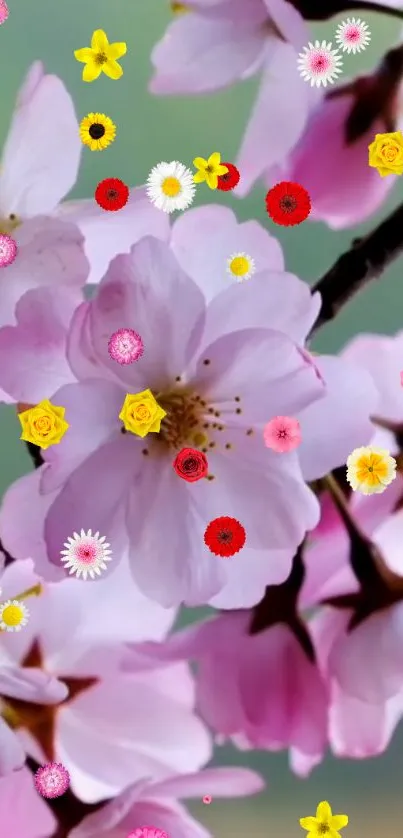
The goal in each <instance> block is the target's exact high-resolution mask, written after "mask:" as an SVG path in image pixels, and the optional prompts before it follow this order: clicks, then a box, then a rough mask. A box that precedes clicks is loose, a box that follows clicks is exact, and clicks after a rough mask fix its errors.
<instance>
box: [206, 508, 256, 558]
mask: <svg viewBox="0 0 403 838" xmlns="http://www.w3.org/2000/svg"><path fill="white" fill-rule="evenodd" d="M245 541H246V532H245V530H244V528H243V526H242V524H240V523H239V521H237V520H236V518H228V517H226V516H224V517H223V518H214V521H210V523H209V525H208V527H207V529H206V532H205V533H204V543H205V544H206V545H207V547H208V548H209V550H211V552H212V553H214V555H215V556H224V557H226V558H227V557H228V556H235V553H239V551H240V550H242V547H243V546H244V544H245Z"/></svg>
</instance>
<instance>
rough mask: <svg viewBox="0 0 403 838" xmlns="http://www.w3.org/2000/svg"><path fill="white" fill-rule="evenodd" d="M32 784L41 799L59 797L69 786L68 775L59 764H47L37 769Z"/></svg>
mask: <svg viewBox="0 0 403 838" xmlns="http://www.w3.org/2000/svg"><path fill="white" fill-rule="evenodd" d="M34 783H35V788H36V790H37V791H38V792H39V794H41V795H42V797H47V798H52V797H61V795H62V794H65V792H66V791H67V789H68V787H69V785H70V774H69V772H68V771H67V769H66V768H65V767H64V765H62V763H61V762H47V763H46V764H45V765H42V767H41V768H38V770H37V772H36V774H35V776H34Z"/></svg>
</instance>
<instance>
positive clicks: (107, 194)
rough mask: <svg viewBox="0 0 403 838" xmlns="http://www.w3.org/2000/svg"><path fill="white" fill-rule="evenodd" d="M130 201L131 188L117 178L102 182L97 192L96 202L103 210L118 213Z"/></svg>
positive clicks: (106, 179)
mask: <svg viewBox="0 0 403 838" xmlns="http://www.w3.org/2000/svg"><path fill="white" fill-rule="evenodd" d="M128 199H129V187H128V186H126V184H125V183H123V180H119V179H118V178H115V177H107V178H105V180H101V182H100V183H98V186H97V188H96V190H95V200H96V202H97V204H98V206H100V207H101V208H102V209H103V210H108V211H109V212H117V210H121V209H122V208H123V207H124V206H126V204H127V201H128Z"/></svg>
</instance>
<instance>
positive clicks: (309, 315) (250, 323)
mask: <svg viewBox="0 0 403 838" xmlns="http://www.w3.org/2000/svg"><path fill="white" fill-rule="evenodd" d="M320 307H321V300H320V296H319V294H311V290H310V288H309V286H308V285H307V284H306V283H305V282H301V280H300V279H298V277H296V276H294V274H290V273H283V272H277V271H271V270H270V271H268V270H264V271H263V272H262V273H257V274H256V275H255V276H253V277H252V279H251V280H250V281H249V282H246V283H244V284H243V286H242V288H240V287H239V286H238V285H234V284H232V287H231V288H229V289H228V290H227V291H223V292H222V293H221V294H218V295H217V296H216V297H215V298H214V299H213V300H212V301H211V302H210V304H209V306H208V308H207V315H206V324H205V330H204V335H203V345H206V346H208V344H209V343H213V342H214V340H216V338H218V337H221V336H223V335H225V334H229V333H230V332H236V331H238V330H240V329H246V328H250V327H254V328H258V327H261V328H266V329H275V330H278V331H279V332H283V333H284V334H285V335H287V336H288V337H290V338H291V339H292V340H294V341H295V342H296V343H303V342H304V341H305V339H306V336H307V334H308V332H309V331H310V329H311V328H312V326H313V324H314V322H315V320H316V318H317V316H318V314H319V311H320Z"/></svg>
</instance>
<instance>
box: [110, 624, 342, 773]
mask: <svg viewBox="0 0 403 838" xmlns="http://www.w3.org/2000/svg"><path fill="white" fill-rule="evenodd" d="M251 618H252V615H251V613H250V612H248V611H243V612H238V613H231V614H223V615H221V616H220V617H218V618H214V619H210V620H207V621H205V622H204V623H199V624H196V625H193V626H192V627H190V628H189V629H185V630H183V631H182V632H178V633H177V634H173V635H172V636H171V637H170V638H169V639H168V640H167V641H166V642H165V643H163V644H158V645H157V644H155V643H145V644H142V646H141V647H140V648H138V649H137V650H136V649H135V648H134V649H133V652H129V653H128V656H127V658H126V660H125V662H124V666H125V668H127V669H128V671H130V669H131V657H132V654H133V666H134V667H136V666H138V664H139V658H138V655H139V653H141V654H142V655H143V660H146V659H147V656H148V657H149V658H154V659H155V661H156V663H157V664H158V663H159V664H161V663H162V662H163V661H164V660H165V661H174V660H181V659H185V660H188V659H189V658H190V659H195V660H196V661H197V664H198V670H197V680H196V686H197V704H198V708H199V711H200V713H201V715H202V717H203V718H204V719H205V720H206V721H207V723H208V725H209V726H210V727H211V728H212V730H213V731H214V732H215V733H216V734H218V735H219V736H220V737H221V739H222V740H225V739H230V740H232V742H233V743H234V744H235V745H237V747H239V748H240V749H241V750H250V749H254V748H258V749H260V750H261V749H264V750H268V751H278V750H281V749H284V748H285V749H288V750H289V758H290V764H291V767H292V769H293V771H295V773H297V774H299V775H300V776H307V775H308V774H309V772H310V771H311V770H312V768H313V767H314V766H315V765H317V764H318V763H320V762H321V760H322V757H323V754H324V750H325V747H326V741H327V708H328V702H327V690H326V685H325V680H324V679H323V677H322V675H321V673H320V672H319V670H318V668H317V666H316V665H315V663H313V662H312V661H311V660H309V659H308V657H307V654H306V652H305V651H304V650H303V648H302V646H301V645H300V642H299V640H298V639H297V638H296V637H295V635H294V634H293V633H292V631H291V630H290V629H289V628H288V626H286V625H285V624H278V625H274V626H273V627H271V628H269V629H266V630H265V631H261V632H260V633H258V634H254V635H250V634H249V626H250V622H251ZM223 683H225V691H223V689H222V684H223Z"/></svg>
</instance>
